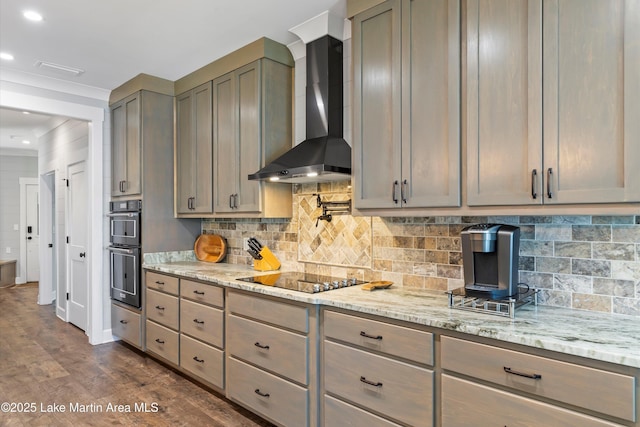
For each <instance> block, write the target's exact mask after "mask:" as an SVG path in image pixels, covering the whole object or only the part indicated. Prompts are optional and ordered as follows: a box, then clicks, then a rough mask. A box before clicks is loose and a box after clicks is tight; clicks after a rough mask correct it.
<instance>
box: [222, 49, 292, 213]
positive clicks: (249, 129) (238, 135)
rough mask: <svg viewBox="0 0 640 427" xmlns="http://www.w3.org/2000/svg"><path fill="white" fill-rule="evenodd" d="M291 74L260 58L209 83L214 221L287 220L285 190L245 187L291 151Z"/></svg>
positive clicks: (265, 184)
mask: <svg viewBox="0 0 640 427" xmlns="http://www.w3.org/2000/svg"><path fill="white" fill-rule="evenodd" d="M291 108H292V70H291V68H290V67H289V66H287V65H283V64H281V63H279V62H276V61H272V60H270V59H267V58H263V59H260V60H257V61H254V62H252V63H250V64H248V65H245V66H243V67H241V68H238V69H236V70H234V71H233V72H230V73H227V74H225V75H223V76H221V77H219V78H216V79H215V80H214V81H213V150H214V154H213V164H214V167H213V170H214V177H213V183H214V185H213V190H214V191H213V195H214V197H213V200H214V203H213V211H214V215H215V216H231V217H233V216H238V215H240V216H243V217H290V216H291V212H292V197H291V187H290V186H289V185H284V184H276V183H269V182H260V181H249V179H248V175H249V174H251V173H254V172H255V171H257V170H258V169H260V168H261V167H263V166H264V165H266V164H267V163H268V162H269V161H271V160H273V159H275V158H276V157H278V156H279V155H280V154H282V153H284V152H285V151H286V150H288V149H289V148H291V141H292V110H291Z"/></svg>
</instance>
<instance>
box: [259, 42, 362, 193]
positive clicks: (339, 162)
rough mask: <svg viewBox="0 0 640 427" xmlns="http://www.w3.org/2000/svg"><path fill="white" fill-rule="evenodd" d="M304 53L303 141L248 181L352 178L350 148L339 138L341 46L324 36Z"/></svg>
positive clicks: (340, 128) (310, 43)
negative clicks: (304, 101)
mask: <svg viewBox="0 0 640 427" xmlns="http://www.w3.org/2000/svg"><path fill="white" fill-rule="evenodd" d="M306 49H307V89H306V139H305V140H304V141H302V142H301V143H300V144H298V145H296V146H295V147H293V148H292V149H291V150H289V151H287V152H286V153H284V154H283V155H282V156H280V157H278V158H277V159H275V160H274V161H272V162H271V163H269V164H268V165H266V166H265V167H263V168H262V169H260V170H259V171H257V172H256V173H253V174H251V175H249V179H250V180H268V181H278V182H283V183H307V182H325V181H337V180H345V179H349V176H350V175H351V147H350V146H349V144H348V143H347V141H345V140H344V139H343V137H342V131H343V122H342V121H343V114H344V112H343V104H342V91H343V84H342V72H343V70H342V42H341V41H340V40H338V39H336V38H334V37H331V36H330V35H325V36H323V37H321V38H319V39H317V40H314V41H312V42H309V43H307V45H306Z"/></svg>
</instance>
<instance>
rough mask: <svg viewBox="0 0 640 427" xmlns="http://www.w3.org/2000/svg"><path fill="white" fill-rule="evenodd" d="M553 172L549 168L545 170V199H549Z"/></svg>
mask: <svg viewBox="0 0 640 427" xmlns="http://www.w3.org/2000/svg"><path fill="white" fill-rule="evenodd" d="M552 174H553V171H552V170H551V168H549V169H547V197H548V198H551V175H552Z"/></svg>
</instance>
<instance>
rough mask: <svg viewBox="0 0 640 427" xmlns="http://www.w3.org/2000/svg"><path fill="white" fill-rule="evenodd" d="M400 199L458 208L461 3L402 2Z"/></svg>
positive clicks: (446, 0) (411, 203)
mask: <svg viewBox="0 0 640 427" xmlns="http://www.w3.org/2000/svg"><path fill="white" fill-rule="evenodd" d="M378 171H379V168H378V170H376V171H375V173H378ZM401 199H402V204H403V205H404V206H407V207H432V206H460V2H459V1H458V0H437V1H428V2H425V1H418V0H403V3H402V182H401Z"/></svg>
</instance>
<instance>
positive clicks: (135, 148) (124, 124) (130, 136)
mask: <svg viewBox="0 0 640 427" xmlns="http://www.w3.org/2000/svg"><path fill="white" fill-rule="evenodd" d="M140 96H141V94H140V93H135V94H133V95H131V96H129V97H127V98H125V99H124V100H123V101H121V102H120V103H118V104H116V105H115V106H114V107H112V109H111V120H112V123H111V126H112V137H111V195H112V196H128V195H135V194H140V192H141V190H142V186H141V170H140V169H141V166H142V164H141V157H140V155H141V143H142V140H141V131H140V129H141V123H140Z"/></svg>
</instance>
